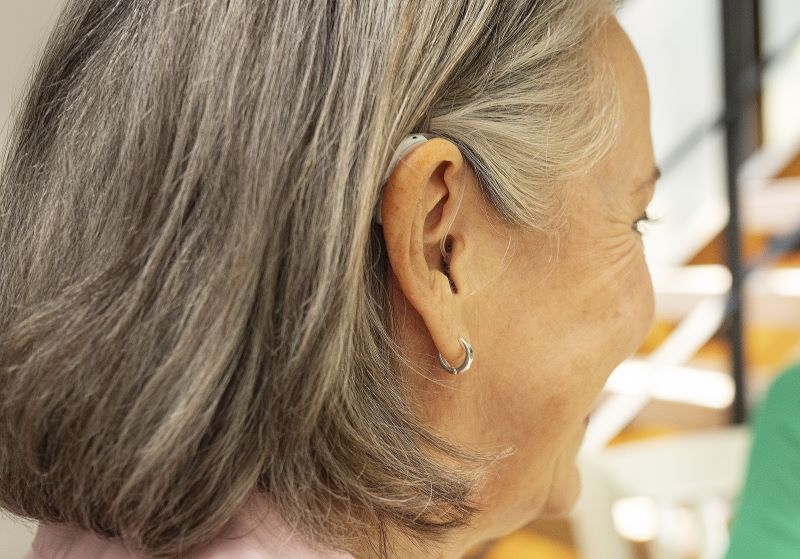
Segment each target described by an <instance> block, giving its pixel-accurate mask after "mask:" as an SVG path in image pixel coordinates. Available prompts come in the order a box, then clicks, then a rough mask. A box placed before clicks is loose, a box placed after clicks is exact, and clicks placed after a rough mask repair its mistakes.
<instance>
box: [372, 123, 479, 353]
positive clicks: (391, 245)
mask: <svg viewBox="0 0 800 559" xmlns="http://www.w3.org/2000/svg"><path fill="white" fill-rule="evenodd" d="M464 165H465V160H464V159H463V157H462V155H461V152H460V151H459V150H458V147H457V146H455V144H453V143H452V142H450V141H449V140H446V139H444V138H432V139H431V140H429V141H427V142H425V143H424V144H421V145H420V146H418V147H417V148H415V149H414V150H413V151H411V152H410V153H409V154H407V155H406V156H405V157H404V158H403V159H402V160H401V161H400V162H399V163H398V165H397V166H396V167H395V169H394V171H393V172H392V174H391V176H390V177H389V180H388V182H387V184H386V185H385V187H384V192H383V202H382V208H381V220H382V222H383V234H384V239H385V242H386V250H387V253H388V258H389V263H390V266H391V270H392V272H393V274H394V276H395V278H396V283H397V286H398V288H399V289H400V290H401V291H402V293H403V295H404V297H405V298H406V299H407V300H408V301H409V303H411V305H412V306H413V307H414V309H415V310H416V312H417V313H418V314H419V316H420V317H421V318H422V320H423V322H424V323H425V326H426V327H427V329H428V332H429V333H430V337H431V340H432V341H433V344H434V345H435V346H436V349H437V351H438V352H440V353H441V354H442V355H443V356H444V357H445V358H446V359H447V360H448V362H450V363H460V362H461V360H462V359H463V357H464V353H465V351H464V349H463V346H462V345H461V343H460V342H459V339H458V338H459V336H464V337H465V338H467V339H469V333H468V332H467V331H466V328H465V327H464V325H463V321H462V319H461V308H460V306H461V299H460V298H459V297H457V296H456V295H457V293H458V287H457V285H458V284H457V282H453V279H452V276H451V274H450V255H452V242H451V240H447V239H446V240H445V242H446V243H450V244H451V250H450V252H449V253H448V257H447V258H446V259H445V262H443V261H442V260H443V258H442V255H441V254H440V253H439V251H440V246H441V245H440V241H441V239H442V237H444V236H445V235H446V233H447V231H446V227H448V226H449V222H450V217H452V214H453V212H455V211H456V205H457V200H456V198H458V196H451V195H450V194H451V192H452V191H453V189H455V188H457V189H459V190H460V189H462V188H463V185H462V181H461V177H462V173H463V171H464V169H463V166H464ZM458 194H460V192H459V193H458ZM437 206H438V208H437ZM431 247H435V248H434V250H435V251H436V253H439V254H438V255H437V256H436V257H435V258H430V257H429V256H428V255H430V249H431ZM426 253H427V254H426ZM429 258H430V260H429ZM452 286H456V289H455V291H454V290H453V287H452ZM434 356H435V354H434ZM434 356H432V357H434Z"/></svg>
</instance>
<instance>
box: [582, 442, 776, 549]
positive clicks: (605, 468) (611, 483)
mask: <svg viewBox="0 0 800 559" xmlns="http://www.w3.org/2000/svg"><path fill="white" fill-rule="evenodd" d="M750 445H751V432H750V429H749V427H748V426H732V427H723V428H718V429H710V430H704V431H695V432H691V433H689V434H679V435H670V436H665V437H660V438H657V439H651V440H646V441H643V442H631V443H625V444H621V445H617V446H613V447H610V448H606V449H603V450H599V451H595V452H591V453H586V454H584V455H582V456H581V457H580V461H579V467H580V469H581V478H582V481H583V489H582V494H581V497H580V499H579V501H578V503H577V504H576V506H575V509H574V510H573V512H572V515H571V516H572V520H573V527H574V531H575V540H576V543H577V545H578V549H579V551H580V556H581V557H582V559H609V558H612V557H613V558H614V559H635V555H634V548H633V546H632V544H631V541H630V540H629V539H627V538H625V537H623V535H622V534H621V533H620V532H625V531H626V530H628V531H633V532H637V531H638V532H639V534H638V536H639V538H640V541H642V542H647V543H646V545H647V547H648V550H649V557H651V558H653V559H683V558H684V557H685V556H686V554H685V551H683V550H682V546H683V545H685V544H686V541H685V540H686V526H685V524H686V523H687V518H688V519H689V520H690V521H691V522H692V524H693V525H692V529H693V530H694V532H696V533H697V536H698V538H697V540H698V541H697V542H696V543H695V547H696V550H695V551H694V553H695V555H694V556H695V557H699V558H700V559H721V558H722V557H723V555H724V553H725V550H726V549H727V546H728V518H729V516H730V513H729V511H730V506H729V505H728V503H730V502H732V501H734V500H735V499H736V498H737V496H738V494H739V491H740V488H741V483H742V479H743V475H744V471H745V467H746V463H747V456H748V453H749V449H750ZM687 511H691V512H690V513H687ZM615 517H616V522H615ZM748 557H749V558H750V559H755V558H756V556H755V555H752V556H748ZM759 557H760V556H759ZM770 559H772V558H771V556H770Z"/></svg>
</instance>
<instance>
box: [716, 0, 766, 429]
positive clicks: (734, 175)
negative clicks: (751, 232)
mask: <svg viewBox="0 0 800 559" xmlns="http://www.w3.org/2000/svg"><path fill="white" fill-rule="evenodd" d="M757 1H758V0H720V3H721V5H722V27H723V30H722V31H723V33H722V34H723V50H724V56H725V104H726V111H725V112H726V114H727V115H728V118H727V119H726V124H727V126H726V132H727V133H726V151H727V183H728V201H729V208H730V219H729V221H728V225H727V226H726V228H725V241H726V243H725V244H726V247H725V251H726V259H727V265H728V268H729V269H730V272H731V278H732V282H731V293H730V299H729V301H730V305H731V308H730V314H729V317H728V321H727V324H726V327H727V328H726V330H727V336H728V341H729V345H730V354H731V370H732V375H733V380H734V383H735V385H736V395H735V398H734V402H733V407H732V417H731V420H732V422H733V423H743V422H744V421H745V420H746V419H747V405H746V396H747V383H746V375H745V339H744V326H743V316H742V284H743V280H744V273H743V270H742V254H741V227H740V221H739V191H738V170H739V167H740V165H741V164H742V163H743V162H744V160H745V159H746V158H747V157H748V156H749V155H750V154H751V153H752V152H753V151H754V150H755V148H756V147H757V146H758V140H759V136H760V127H759V120H760V117H759V114H760V111H759V99H758V97H756V96H754V95H752V94H751V92H749V91H747V88H744V87H742V84H743V82H744V80H743V79H742V77H743V74H744V72H747V71H748V69H749V68H753V67H754V65H756V64H757V63H758V60H759V45H758V19H757V16H758V6H757ZM758 89H760V88H756V90H758Z"/></svg>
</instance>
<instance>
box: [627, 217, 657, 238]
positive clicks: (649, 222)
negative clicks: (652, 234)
mask: <svg viewBox="0 0 800 559" xmlns="http://www.w3.org/2000/svg"><path fill="white" fill-rule="evenodd" d="M658 222H659V220H658V219H655V218H652V217H650V216H649V215H648V214H647V212H644V213H643V214H642V215H641V217H639V219H637V220H636V221H634V222H633V227H631V229H633V230H634V231H636V232H637V233H639V235H644V234H645V233H646V232H647V230H646V229H645V230H644V231H642V230H641V229H640V227H641V225H642V224H644V225H653V224H654V223H658Z"/></svg>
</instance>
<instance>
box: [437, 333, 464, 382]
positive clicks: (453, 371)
mask: <svg viewBox="0 0 800 559" xmlns="http://www.w3.org/2000/svg"><path fill="white" fill-rule="evenodd" d="M458 341H459V342H461V345H462V346H464V349H465V350H466V352H467V355H466V357H464V362H463V363H462V364H461V365H459V366H458V367H453V366H451V365H450V363H448V362H447V359H445V358H444V356H442V354H441V352H437V353H438V355H437V357H438V359H439V365H441V366H442V368H443V369H444V370H445V371H447V372H448V373H450V374H451V375H457V374H458V373H463V372H464V371H466V370H467V369H469V368H470V365H472V356H473V352H472V346H471V345H470V343H469V342H468V341H467V340H465V339H464V338H462V337H461V336H459V337H458Z"/></svg>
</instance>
